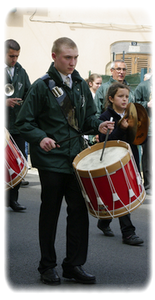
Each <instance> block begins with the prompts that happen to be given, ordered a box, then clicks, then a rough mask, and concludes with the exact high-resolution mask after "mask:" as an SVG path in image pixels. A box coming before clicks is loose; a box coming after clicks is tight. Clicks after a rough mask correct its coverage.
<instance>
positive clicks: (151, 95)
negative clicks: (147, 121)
mask: <svg viewBox="0 0 155 300" xmlns="http://www.w3.org/2000/svg"><path fill="white" fill-rule="evenodd" d="M150 89H151V93H150V97H149V100H150V101H151V100H152V99H154V93H153V88H152V85H151V86H150ZM151 111H152V117H153V118H154V109H153V108H151Z"/></svg>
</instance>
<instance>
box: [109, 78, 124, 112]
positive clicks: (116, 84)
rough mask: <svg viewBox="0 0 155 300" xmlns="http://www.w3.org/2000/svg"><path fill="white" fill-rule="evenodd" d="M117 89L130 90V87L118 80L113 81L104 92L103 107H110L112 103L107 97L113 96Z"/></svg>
mask: <svg viewBox="0 0 155 300" xmlns="http://www.w3.org/2000/svg"><path fill="white" fill-rule="evenodd" d="M118 89H127V90H128V91H129V92H130V88H129V87H128V86H127V85H125V84H123V83H119V82H114V83H113V84H112V85H111V86H110V87H109V89H108V91H107V94H106V102H105V109H106V108H107V107H112V106H113V103H112V102H111V101H110V100H109V97H110V96H111V97H112V98H114V96H115V94H116V93H117V91H118Z"/></svg>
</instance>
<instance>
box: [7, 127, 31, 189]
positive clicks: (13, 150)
mask: <svg viewBox="0 0 155 300" xmlns="http://www.w3.org/2000/svg"><path fill="white" fill-rule="evenodd" d="M4 151H5V189H6V190H8V189H11V188H14V186H16V185H17V184H18V183H19V182H20V181H22V179H23V178H24V177H25V175H26V173H27V171H28V165H27V161H26V159H25V157H24V156H23V154H22V152H21V151H20V150H19V148H18V146H17V145H16V143H15V141H14V140H13V138H12V137H11V135H10V134H9V132H8V131H7V129H5V144H4Z"/></svg>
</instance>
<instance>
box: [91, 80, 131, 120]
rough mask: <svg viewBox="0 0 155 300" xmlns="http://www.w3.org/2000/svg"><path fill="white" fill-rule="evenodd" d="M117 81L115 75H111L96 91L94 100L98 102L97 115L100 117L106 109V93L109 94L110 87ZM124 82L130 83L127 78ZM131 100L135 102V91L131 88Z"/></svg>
mask: <svg viewBox="0 0 155 300" xmlns="http://www.w3.org/2000/svg"><path fill="white" fill-rule="evenodd" d="M115 81H116V80H114V79H113V77H112V76H111V77H110V79H109V81H107V82H106V83H103V84H101V86H100V87H99V88H98V90H97V91H96V94H95V98H94V102H95V104H96V108H97V114H96V115H97V117H98V118H99V117H100V115H101V114H102V112H103V111H104V105H105V100H106V94H107V91H108V88H109V87H110V85H111V84H112V83H113V82H115ZM124 84H126V85H128V86H129V83H128V82H127V81H126V80H124ZM129 102H134V93H133V91H132V90H130V94H129Z"/></svg>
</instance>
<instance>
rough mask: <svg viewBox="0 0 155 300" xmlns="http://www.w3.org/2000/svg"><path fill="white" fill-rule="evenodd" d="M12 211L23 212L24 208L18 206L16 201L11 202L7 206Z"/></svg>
mask: <svg viewBox="0 0 155 300" xmlns="http://www.w3.org/2000/svg"><path fill="white" fill-rule="evenodd" d="M9 206H10V207H11V208H12V209H13V210H14V211H21V210H25V209H26V207H25V206H22V205H20V204H19V203H18V202H17V201H11V202H10V205H9Z"/></svg>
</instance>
